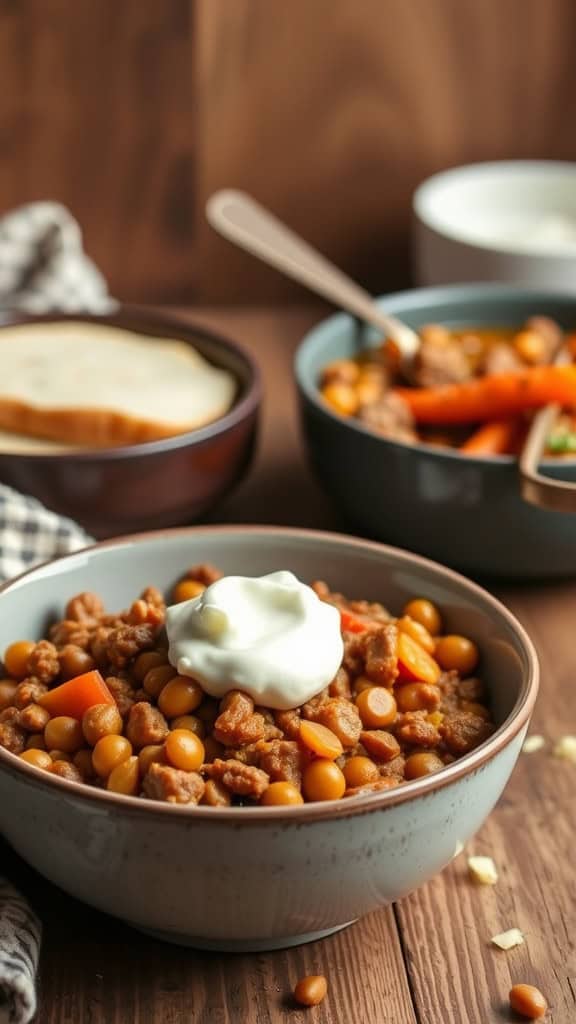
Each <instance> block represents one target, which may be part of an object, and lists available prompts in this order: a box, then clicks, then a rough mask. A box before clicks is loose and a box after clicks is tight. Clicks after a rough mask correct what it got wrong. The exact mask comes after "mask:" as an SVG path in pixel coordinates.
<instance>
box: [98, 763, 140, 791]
mask: <svg viewBox="0 0 576 1024" xmlns="http://www.w3.org/2000/svg"><path fill="white" fill-rule="evenodd" d="M139 788H140V771H139V763H138V758H137V757H135V756H132V757H128V758H126V760H125V761H121V762H120V764H117V765H116V766H115V767H114V768H113V769H112V771H111V772H110V775H109V776H108V781H107V783H106V789H108V790H110V792H111V793H124V794H125V795H126V796H136V795H137V794H138V790H139Z"/></svg>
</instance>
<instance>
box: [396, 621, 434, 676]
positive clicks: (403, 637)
mask: <svg viewBox="0 0 576 1024" xmlns="http://www.w3.org/2000/svg"><path fill="white" fill-rule="evenodd" d="M398 678H399V679H400V681H402V682H419V683H437V682H438V680H439V678H440V666H439V664H438V662H436V661H434V658H432V657H431V656H430V655H429V654H427V652H426V651H425V650H424V648H423V647H420V644H418V643H416V641H415V640H413V639H412V637H411V636H409V635H408V633H399V634H398Z"/></svg>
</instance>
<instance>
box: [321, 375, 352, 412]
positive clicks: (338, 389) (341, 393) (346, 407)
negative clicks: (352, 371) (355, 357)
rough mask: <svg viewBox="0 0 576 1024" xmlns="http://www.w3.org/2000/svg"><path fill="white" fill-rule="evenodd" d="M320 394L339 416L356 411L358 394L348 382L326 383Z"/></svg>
mask: <svg viewBox="0 0 576 1024" xmlns="http://www.w3.org/2000/svg"><path fill="white" fill-rule="evenodd" d="M321 395H322V398H323V399H324V401H325V402H327V403H328V405H329V406H331V408H332V409H333V410H334V412H337V413H340V415H341V416H355V415H356V413H357V412H358V408H359V405H360V403H359V401H358V395H357V394H356V391H355V390H354V388H353V387H352V386H351V385H350V384H338V383H336V382H335V383H334V384H326V385H325V386H324V387H323V388H322V391H321Z"/></svg>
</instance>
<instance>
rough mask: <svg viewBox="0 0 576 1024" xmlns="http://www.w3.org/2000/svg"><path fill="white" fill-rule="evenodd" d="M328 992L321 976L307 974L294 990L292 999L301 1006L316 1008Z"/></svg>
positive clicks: (326, 984)
mask: <svg viewBox="0 0 576 1024" xmlns="http://www.w3.org/2000/svg"><path fill="white" fill-rule="evenodd" d="M327 991H328V983H327V981H326V978H325V977H324V975H323V974H309V975H308V976H307V977H306V978H300V981H299V982H298V984H297V985H296V988H295V989H294V999H295V1000H296V1002H297V1003H300V1005H301V1006H318V1003H321V1002H322V1000H323V999H324V997H325V996H326V993H327Z"/></svg>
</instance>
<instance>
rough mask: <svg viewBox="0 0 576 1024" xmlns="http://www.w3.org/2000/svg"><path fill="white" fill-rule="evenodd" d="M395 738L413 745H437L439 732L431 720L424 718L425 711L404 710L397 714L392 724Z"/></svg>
mask: <svg viewBox="0 0 576 1024" xmlns="http://www.w3.org/2000/svg"><path fill="white" fill-rule="evenodd" d="M394 732H395V734H396V739H397V740H399V741H400V742H401V743H409V744H411V745H412V746H415V747H430V748H432V747H437V746H438V744H439V743H440V733H439V732H438V729H437V728H436V726H435V725H433V724H432V722H428V721H427V719H426V712H425V711H406V713H405V714H403V715H399V716H398V720H397V723H395V724H394Z"/></svg>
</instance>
